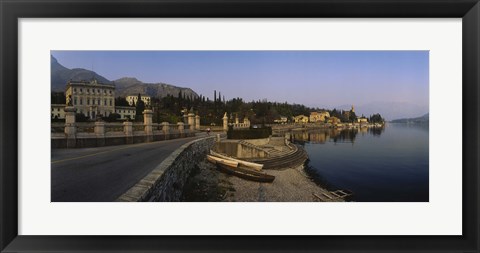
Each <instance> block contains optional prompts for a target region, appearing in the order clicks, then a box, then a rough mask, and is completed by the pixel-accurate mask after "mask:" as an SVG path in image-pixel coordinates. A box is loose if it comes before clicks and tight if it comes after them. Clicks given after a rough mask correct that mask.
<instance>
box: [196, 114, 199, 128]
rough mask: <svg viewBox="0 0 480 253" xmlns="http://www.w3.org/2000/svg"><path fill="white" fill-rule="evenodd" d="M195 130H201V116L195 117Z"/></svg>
mask: <svg viewBox="0 0 480 253" xmlns="http://www.w3.org/2000/svg"><path fill="white" fill-rule="evenodd" d="M195 130H200V116H199V115H196V116H195Z"/></svg>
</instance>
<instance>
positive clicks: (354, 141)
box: [291, 124, 429, 202]
mask: <svg viewBox="0 0 480 253" xmlns="http://www.w3.org/2000/svg"><path fill="white" fill-rule="evenodd" d="M291 139H292V141H294V142H296V143H299V144H302V145H303V146H304V148H305V150H306V151H307V152H308V154H309V159H310V160H309V163H308V164H307V169H306V170H307V172H309V174H310V175H311V176H312V177H313V178H314V179H315V180H316V181H317V182H319V183H320V184H322V185H323V186H326V187H327V188H330V189H332V190H335V189H347V190H351V191H352V192H354V196H353V198H352V200H353V201H368V202H377V201H379V202H390V201H409V202H410V201H428V199H429V192H428V187H429V181H428V177H429V171H428V170H429V163H428V150H429V148H428V125H427V126H425V125H423V126H422V125H405V124H389V125H387V126H386V127H384V128H362V129H344V130H337V129H321V130H313V131H296V132H295V131H293V132H291Z"/></svg>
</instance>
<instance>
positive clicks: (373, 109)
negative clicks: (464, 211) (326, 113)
mask: <svg viewBox="0 0 480 253" xmlns="http://www.w3.org/2000/svg"><path fill="white" fill-rule="evenodd" d="M354 106H355V113H356V114H357V116H361V115H362V114H363V115H365V116H366V117H368V116H370V115H373V114H375V113H380V115H382V117H383V118H384V119H386V120H388V121H390V120H392V119H402V118H414V117H417V116H418V115H419V114H421V113H425V112H428V110H429V109H428V106H419V105H416V104H411V103H406V102H387V101H377V102H371V103H368V104H364V105H354ZM350 108H351V105H342V106H339V107H337V110H338V109H340V110H350ZM331 109H333V108H331Z"/></svg>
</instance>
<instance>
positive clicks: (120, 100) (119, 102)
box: [115, 97, 130, 106]
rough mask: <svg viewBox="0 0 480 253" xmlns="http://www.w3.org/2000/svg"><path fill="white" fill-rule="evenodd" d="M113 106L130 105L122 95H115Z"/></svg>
mask: <svg viewBox="0 0 480 253" xmlns="http://www.w3.org/2000/svg"><path fill="white" fill-rule="evenodd" d="M115 106H130V104H129V103H128V101H127V99H125V98H124V97H116V98H115Z"/></svg>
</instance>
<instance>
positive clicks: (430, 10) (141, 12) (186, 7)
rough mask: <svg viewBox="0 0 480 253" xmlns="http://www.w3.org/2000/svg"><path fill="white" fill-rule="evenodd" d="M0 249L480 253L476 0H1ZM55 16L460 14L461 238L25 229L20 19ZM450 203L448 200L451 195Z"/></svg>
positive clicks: (479, 43)
mask: <svg viewBox="0 0 480 253" xmlns="http://www.w3.org/2000/svg"><path fill="white" fill-rule="evenodd" d="M0 17H1V35H0V36H1V39H0V42H1V49H0V50H1V52H0V55H1V62H0V66H1V69H0V77H1V85H0V95H1V98H0V103H1V106H0V110H1V112H0V142H1V146H0V151H1V152H0V161H1V164H0V166H1V167H0V179H1V183H0V196H1V200H0V201H1V204H0V205H1V208H0V212H1V213H0V250H1V252H33V251H36V252H53V251H57V252H58V251H60V252H73V251H75V252H83V251H90V252H93V251H95V252H97V251H110V252H118V251H124V252H144V251H149V252H186V251H199V252H200V251H202V252H210V251H218V252H223V251H227V252H228V251H249V252H268V251H289V252H306V251H309V252H370V251H379V252H427V251H428V252H479V247H480V246H479V244H480V242H479V227H480V226H479V208H478V207H479V192H480V188H479V184H478V181H479V174H480V173H479V167H478V162H479V159H478V158H477V155H478V154H479V152H478V145H479V135H478V130H479V107H480V104H479V99H478V98H479V80H480V79H479V69H480V51H479V49H480V41H479V38H480V30H479V24H480V4H479V3H478V0H367V1H360V0H324V1H323V0H297V1H296V0H286V1H281V0H258V1H252V0H243V1H242V0H223V1H220V0H177V1H173V0H153V1H150V0H143V1H135V0H122V1H106V0H103V1H91V0H73V1H57V0H39V1H33V0H19V1H13V0H0ZM55 17H71V18H73V17H78V18H82V17H89V18H93V17H111V18H113V17H122V18H123V17H126V18H130V17H142V18H147V17H227V18H228V17H239V18H240V17H241V18H254V17H260V18H273V17H287V18H293V17H317V18H325V17H347V18H356V17H369V18H376V17H381V18H389V17H392V18H398V17H400V18H405V17H408V18H414V17H420V18H437V17H439V18H440V17H441V18H462V41H463V42H462V43H463V53H462V57H463V72H462V74H463V84H462V87H463V91H462V96H463V102H462V106H463V110H462V116H463V133H462V136H463V140H462V147H463V157H462V159H463V168H462V170H463V176H462V178H463V186H462V187H463V189H462V191H463V195H462V198H463V199H462V200H463V211H462V212H463V222H462V225H463V233H462V234H463V235H462V236H19V235H18V199H17V196H18V175H17V168H18V148H19V146H18V142H17V138H18V126H19V125H18V117H17V106H16V105H18V102H17V101H18V90H17V87H18V86H17V84H18V24H17V21H18V19H19V18H55ZM445 201H448V200H445Z"/></svg>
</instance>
